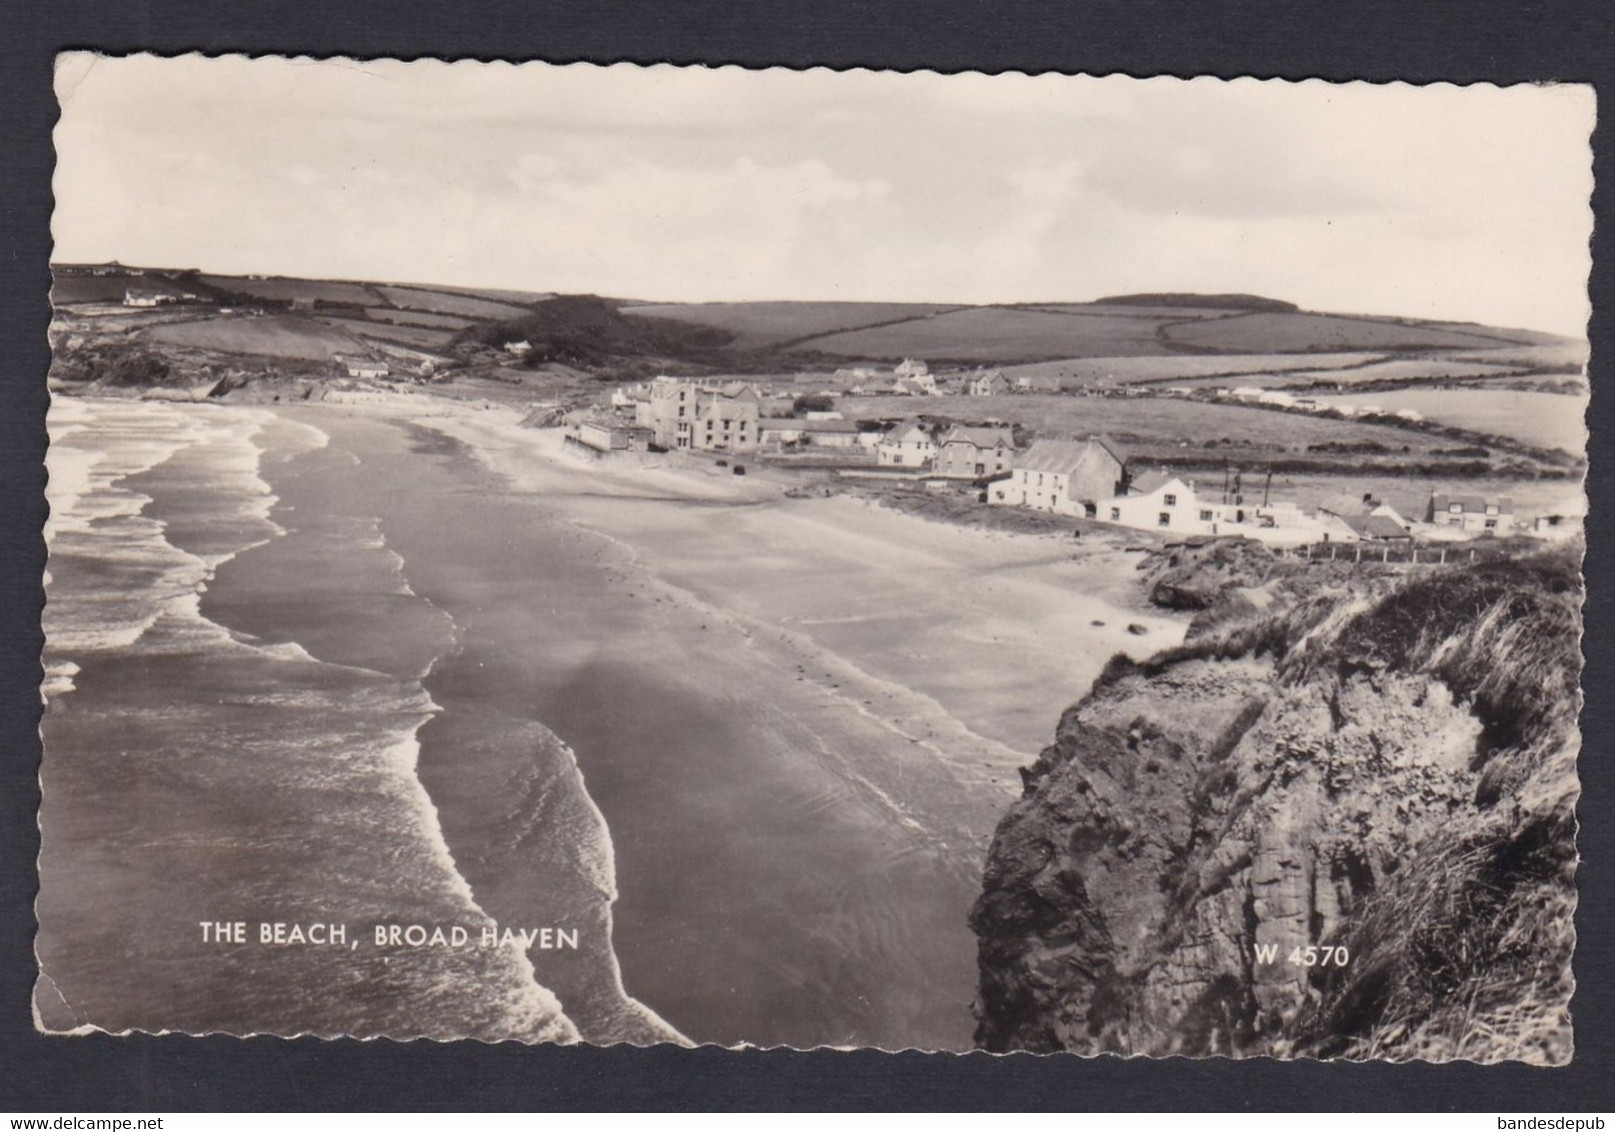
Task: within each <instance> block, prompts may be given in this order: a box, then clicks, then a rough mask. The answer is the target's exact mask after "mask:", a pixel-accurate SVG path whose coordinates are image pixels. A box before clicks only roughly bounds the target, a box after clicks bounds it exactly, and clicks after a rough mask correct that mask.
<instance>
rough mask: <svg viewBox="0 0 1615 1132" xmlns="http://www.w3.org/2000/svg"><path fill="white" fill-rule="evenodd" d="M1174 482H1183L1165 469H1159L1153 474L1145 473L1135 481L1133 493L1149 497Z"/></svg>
mask: <svg viewBox="0 0 1615 1132" xmlns="http://www.w3.org/2000/svg"><path fill="white" fill-rule="evenodd" d="M1174 480H1176V481H1177V482H1179V483H1182V482H1183V481H1182V480H1181V479H1180V478H1179V477H1177V476H1175V475H1173V474H1172V473H1171V472H1169V471H1167V470H1166V469H1165V468H1157V469H1156V470H1155V471H1153V472H1145V473H1144V474H1143V475H1141V476H1139V477H1138V478H1137V479H1136V480H1134V481H1133V487H1132V493H1133V494H1134V495H1148V494H1149V493H1150V492H1152V491H1159V490H1160V489H1161V488H1163V487H1165V486H1166V485H1167V484H1169V483H1172V482H1173V481H1174Z"/></svg>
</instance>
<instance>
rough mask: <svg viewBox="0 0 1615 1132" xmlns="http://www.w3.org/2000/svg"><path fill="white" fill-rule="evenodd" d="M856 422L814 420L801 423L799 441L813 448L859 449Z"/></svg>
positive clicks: (810, 419) (809, 419)
mask: <svg viewBox="0 0 1615 1132" xmlns="http://www.w3.org/2000/svg"><path fill="white" fill-rule="evenodd" d="M859 431H860V430H859V428H858V422H857V421H843V420H814V419H813V418H812V417H809V418H808V419H807V420H805V421H803V422H801V439H802V442H803V443H805V444H811V445H813V446H814V447H815V448H859V447H861V444H860V443H859Z"/></svg>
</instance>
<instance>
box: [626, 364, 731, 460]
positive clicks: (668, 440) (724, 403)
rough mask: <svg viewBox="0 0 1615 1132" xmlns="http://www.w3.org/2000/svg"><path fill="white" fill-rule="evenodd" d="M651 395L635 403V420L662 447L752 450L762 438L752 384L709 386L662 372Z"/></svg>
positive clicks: (703, 450)
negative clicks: (666, 375) (662, 375)
mask: <svg viewBox="0 0 1615 1132" xmlns="http://www.w3.org/2000/svg"><path fill="white" fill-rule="evenodd" d="M647 394H648V395H647V397H646V399H645V400H643V401H638V402H635V404H634V420H635V423H637V424H639V425H641V426H643V427H645V428H648V429H650V430H651V435H652V436H653V437H655V441H656V443H657V445H659V446H660V447H662V448H667V449H686V450H691V451H698V452H750V451H752V450H753V449H755V448H756V447H757V446H758V445H759V444H760V443H761V442H762V430H761V422H760V420H759V414H758V402H757V396H756V394H754V393H753V392H752V391H751V390H750V389H749V388H746V387H744V386H737V387H732V388H731V387H725V388H722V389H714V388H704V387H702V386H698V385H697V384H696V383H695V382H693V381H680V380H677V379H675V378H670V377H659V378H657V379H656V380H655V381H653V382H651V383H650V388H649V390H648V391H647Z"/></svg>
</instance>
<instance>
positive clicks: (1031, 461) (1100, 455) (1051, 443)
mask: <svg viewBox="0 0 1615 1132" xmlns="http://www.w3.org/2000/svg"><path fill="white" fill-rule="evenodd" d="M1126 464H1127V459H1126V454H1125V453H1123V452H1122V451H1121V449H1120V448H1118V447H1117V446H1116V445H1115V444H1114V443H1113V442H1112V441H1111V440H1110V439H1109V438H1107V437H1103V436H1096V437H1090V438H1089V439H1087V440H1081V441H1079V440H1037V441H1034V442H1033V443H1032V447H1030V448H1028V449H1027V450H1026V452H1025V453H1023V454H1022V455H1019V456H1017V457H1015V467H1014V471H1013V472H1012V474H1011V475H1010V477H1009V479H1007V480H1003V481H1001V482H999V483H995V484H993V485H992V486H991V488H990V493H989V495H988V497H987V501H988V502H989V503H999V504H1006V505H1009V506H1012V507H1031V508H1033V509H1034V510H1037V511H1053V512H1055V513H1056V514H1061V515H1093V514H1095V508H1096V506H1098V505H1099V501H1100V500H1108V499H1111V498H1112V497H1113V496H1115V495H1116V494H1117V493H1118V492H1120V491H1121V490H1122V488H1123V486H1124V484H1125V483H1126V476H1127V473H1126Z"/></svg>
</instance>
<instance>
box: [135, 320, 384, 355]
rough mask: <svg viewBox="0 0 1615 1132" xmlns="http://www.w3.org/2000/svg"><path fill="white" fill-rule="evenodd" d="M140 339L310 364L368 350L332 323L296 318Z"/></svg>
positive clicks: (177, 326)
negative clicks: (294, 359)
mask: <svg viewBox="0 0 1615 1132" xmlns="http://www.w3.org/2000/svg"><path fill="white" fill-rule="evenodd" d="M140 337H141V338H142V339H144V340H146V341H148V342H159V343H163V344H165V345H169V346H188V347H191V348H192V349H198V350H216V351H218V352H220V353H225V354H257V355H260V356H263V357H270V358H302V359H305V360H310V361H320V360H324V359H329V358H333V357H335V356H336V355H338V354H362V353H364V352H365V351H366V346H365V343H364V341H363V340H362V339H360V338H359V337H358V336H356V335H354V334H350V333H348V332H346V331H344V330H341V329H338V328H336V327H334V326H331V325H329V324H328V323H324V322H319V321H317V320H315V319H312V318H299V317H297V316H295V315H280V316H273V317H267V318H209V319H204V320H201V321H197V322H173V323H168V324H167V325H164V326H154V327H152V328H150V329H149V330H144V331H141V332H140Z"/></svg>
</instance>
